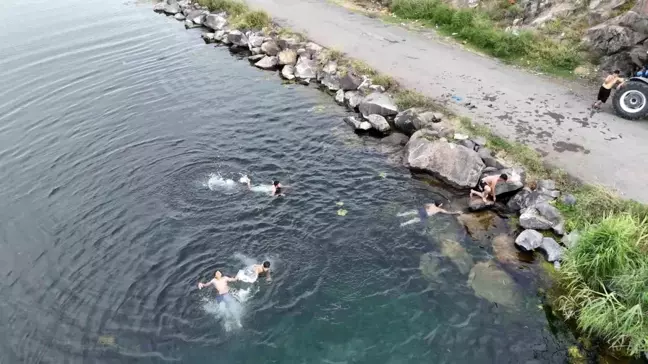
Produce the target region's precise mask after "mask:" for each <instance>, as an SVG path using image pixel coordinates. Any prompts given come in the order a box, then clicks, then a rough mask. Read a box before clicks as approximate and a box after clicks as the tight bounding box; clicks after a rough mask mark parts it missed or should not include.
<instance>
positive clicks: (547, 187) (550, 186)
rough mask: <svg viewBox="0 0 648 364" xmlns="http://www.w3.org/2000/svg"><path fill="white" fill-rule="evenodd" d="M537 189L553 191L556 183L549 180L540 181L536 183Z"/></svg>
mask: <svg viewBox="0 0 648 364" xmlns="http://www.w3.org/2000/svg"><path fill="white" fill-rule="evenodd" d="M537 188H544V189H545V190H555V189H556V182H554V181H552V180H550V179H541V180H539V181H538V183H537Z"/></svg>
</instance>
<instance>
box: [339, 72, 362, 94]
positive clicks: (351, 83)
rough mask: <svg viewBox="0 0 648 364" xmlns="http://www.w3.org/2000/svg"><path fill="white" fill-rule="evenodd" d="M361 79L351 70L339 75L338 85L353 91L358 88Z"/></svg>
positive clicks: (345, 89)
mask: <svg viewBox="0 0 648 364" xmlns="http://www.w3.org/2000/svg"><path fill="white" fill-rule="evenodd" d="M361 83H362V79H361V78H360V77H358V76H356V75H355V74H353V73H352V72H350V71H349V72H346V73H345V74H344V76H342V77H340V87H341V88H342V90H344V91H355V90H357V89H358V87H359V86H360V84H361Z"/></svg>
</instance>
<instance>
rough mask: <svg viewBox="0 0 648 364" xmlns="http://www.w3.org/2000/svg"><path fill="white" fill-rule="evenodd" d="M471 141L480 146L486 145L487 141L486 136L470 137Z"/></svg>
mask: <svg viewBox="0 0 648 364" xmlns="http://www.w3.org/2000/svg"><path fill="white" fill-rule="evenodd" d="M472 141H473V143H475V145H479V146H480V147H483V146H486V143H487V141H486V138H484V137H481V136H479V137H475V138H472Z"/></svg>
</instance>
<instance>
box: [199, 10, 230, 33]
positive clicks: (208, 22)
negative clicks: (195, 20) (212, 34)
mask: <svg viewBox="0 0 648 364" xmlns="http://www.w3.org/2000/svg"><path fill="white" fill-rule="evenodd" d="M203 25H204V26H206V27H207V28H209V29H211V30H213V31H217V30H223V28H225V25H227V19H225V18H224V17H222V16H221V15H219V14H209V15H207V16H206V17H205V21H203Z"/></svg>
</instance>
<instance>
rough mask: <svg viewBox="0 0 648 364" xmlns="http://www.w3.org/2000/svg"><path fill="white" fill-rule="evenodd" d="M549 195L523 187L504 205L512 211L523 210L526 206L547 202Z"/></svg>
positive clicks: (549, 199)
mask: <svg viewBox="0 0 648 364" xmlns="http://www.w3.org/2000/svg"><path fill="white" fill-rule="evenodd" d="M551 200H552V199H551V197H549V196H547V195H544V194H542V193H540V192H538V191H531V190H530V189H529V188H524V189H523V190H522V191H520V192H518V193H517V194H516V195H515V196H513V197H512V198H511V199H510V200H509V202H508V203H507V204H506V206H507V207H508V208H509V209H511V210H513V211H520V210H524V209H526V208H527V207H531V206H534V205H536V204H538V203H542V202H549V201H551Z"/></svg>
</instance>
